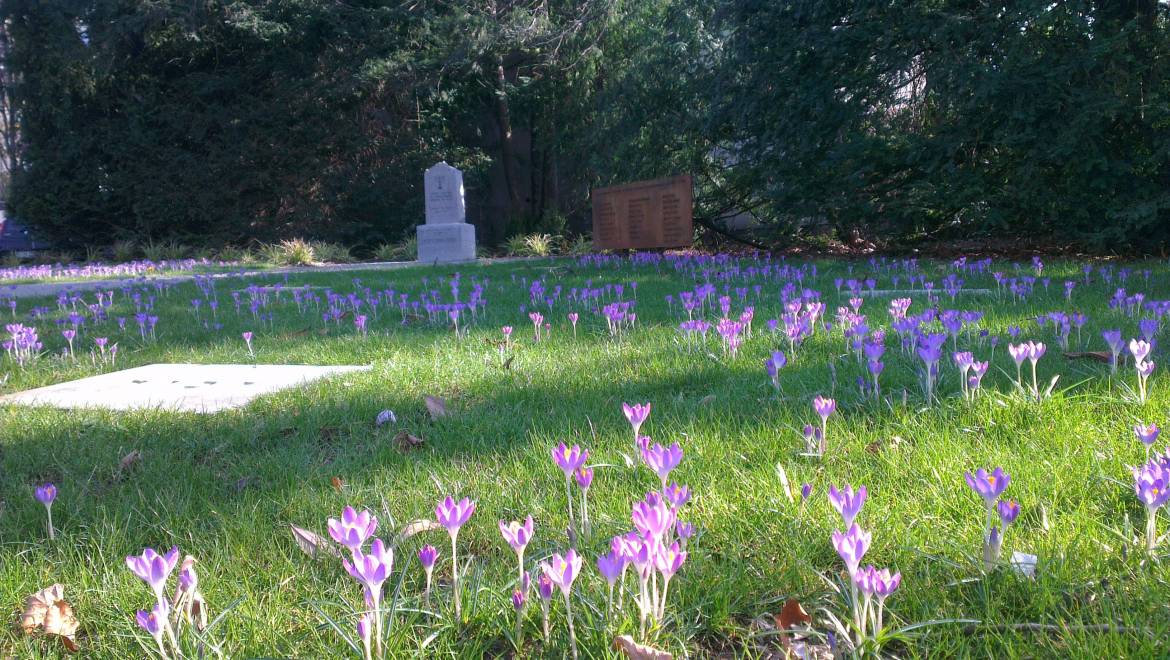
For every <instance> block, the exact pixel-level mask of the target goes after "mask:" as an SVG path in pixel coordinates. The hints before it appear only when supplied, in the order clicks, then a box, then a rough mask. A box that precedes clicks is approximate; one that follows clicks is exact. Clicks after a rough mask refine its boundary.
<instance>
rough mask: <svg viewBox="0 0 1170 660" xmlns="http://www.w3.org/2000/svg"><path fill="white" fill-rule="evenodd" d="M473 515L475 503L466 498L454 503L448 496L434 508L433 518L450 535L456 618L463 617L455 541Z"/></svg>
mask: <svg viewBox="0 0 1170 660" xmlns="http://www.w3.org/2000/svg"><path fill="white" fill-rule="evenodd" d="M473 513H475V502H473V501H471V500H470V499H468V498H466V497H465V498H463V499H462V500H460V501H459V502H456V501H455V499H454V498H452V497H451V496H450V495H448V496H447V497H446V498H445V499H444V500H443V501H442V502H439V504H438V506H436V507H435V518H436V519H437V520H438V521H439V524H440V525H442V526H443V527H446V528H447V533H448V534H450V535H451V588H452V590H453V591H454V592H455V617H456V618H461V617H462V616H463V606H462V602H463V601H462V597H461V595H460V591H459V557H458V555H459V551H458V546H457V543H456V539H457V538H458V536H459V529H460V528H461V527H463V525H464V524H466V523H467V521H468V520H469V519H470V518H471V514H473Z"/></svg>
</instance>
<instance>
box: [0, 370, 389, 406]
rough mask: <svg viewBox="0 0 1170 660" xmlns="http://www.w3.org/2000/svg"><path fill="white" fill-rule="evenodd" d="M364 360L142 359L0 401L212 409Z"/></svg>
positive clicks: (350, 371) (327, 373) (323, 374)
mask: <svg viewBox="0 0 1170 660" xmlns="http://www.w3.org/2000/svg"><path fill="white" fill-rule="evenodd" d="M369 368H370V367H368V366H325V367H314V366H303V365H295V364H258V365H252V364H148V365H146V366H143V367H135V368H133V369H125V370H123V371H115V372H112V373H108V374H101V375H99V376H90V377H89V378H82V379H80V380H74V381H69V382H67V383H58V384H57V385H49V386H48V387H39V388H37V389H35V390H27V391H25V392H17V393H15V394H9V395H7V396H4V397H0V404H25V405H48V406H55V407H57V408H105V409H108V410H140V409H162V410H175V411H188V412H200V413H213V412H216V411H219V410H226V409H229V408H238V407H240V406H243V405H245V404H247V403H248V402H250V401H252V400H253V399H255V398H256V397H258V396H260V395H263V394H271V393H273V392H279V391H280V390H285V389H288V388H290V387H297V386H300V385H304V384H305V383H309V382H312V381H315V380H319V379H321V378H325V377H328V376H333V375H337V374H345V373H353V372H356V371H365V370H368V369H369Z"/></svg>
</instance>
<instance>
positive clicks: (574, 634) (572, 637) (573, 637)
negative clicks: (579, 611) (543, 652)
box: [564, 591, 577, 660]
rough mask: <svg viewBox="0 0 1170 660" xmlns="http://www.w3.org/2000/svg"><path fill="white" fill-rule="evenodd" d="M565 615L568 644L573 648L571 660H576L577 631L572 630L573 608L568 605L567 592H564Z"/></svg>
mask: <svg viewBox="0 0 1170 660" xmlns="http://www.w3.org/2000/svg"><path fill="white" fill-rule="evenodd" d="M564 595H565V613H566V614H568V616H569V644H570V646H572V648H573V660H577V631H576V629H575V628H573V606H572V605H570V604H569V592H567V591H566V592H565V594H564Z"/></svg>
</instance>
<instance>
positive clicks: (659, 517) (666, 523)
mask: <svg viewBox="0 0 1170 660" xmlns="http://www.w3.org/2000/svg"><path fill="white" fill-rule="evenodd" d="M630 517H631V518H632V519H633V521H634V527H636V528H637V529H638V531H639V532H641V533H642V536H643V537H645V538H647V539H656V540H657V539H661V538H662V535H663V534H665V533H666V531H667V530H669V529H670V528H671V527H672V526H673V525H674V522H675V515H674V512H673V511H671V509H670V507H668V506H667V505H666V503H665V502H663V501H661V500H659V501H657V502H654V503H650V502H638V503H637V504H635V505H634V508H633V512H632V514H631V516H630Z"/></svg>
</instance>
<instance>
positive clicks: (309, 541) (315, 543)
mask: <svg viewBox="0 0 1170 660" xmlns="http://www.w3.org/2000/svg"><path fill="white" fill-rule="evenodd" d="M289 527H291V528H292V535H293V540H295V541H296V542H297V546H298V547H300V549H301V550H302V551H303V552H304V553H305V554H306V555H309V556H310V557H312V558H313V559H317V558H319V557H321V556H322V555H332V556H334V557H340V556H341V549H340V548H338V547H337V545H336V544H334V543H333V541H331V540H330V539H327V538H325V537H323V536H321V535H319V534H317V533H315V532H310V531H309V530H307V529H303V528H300V527H297V526H296V525H289Z"/></svg>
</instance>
